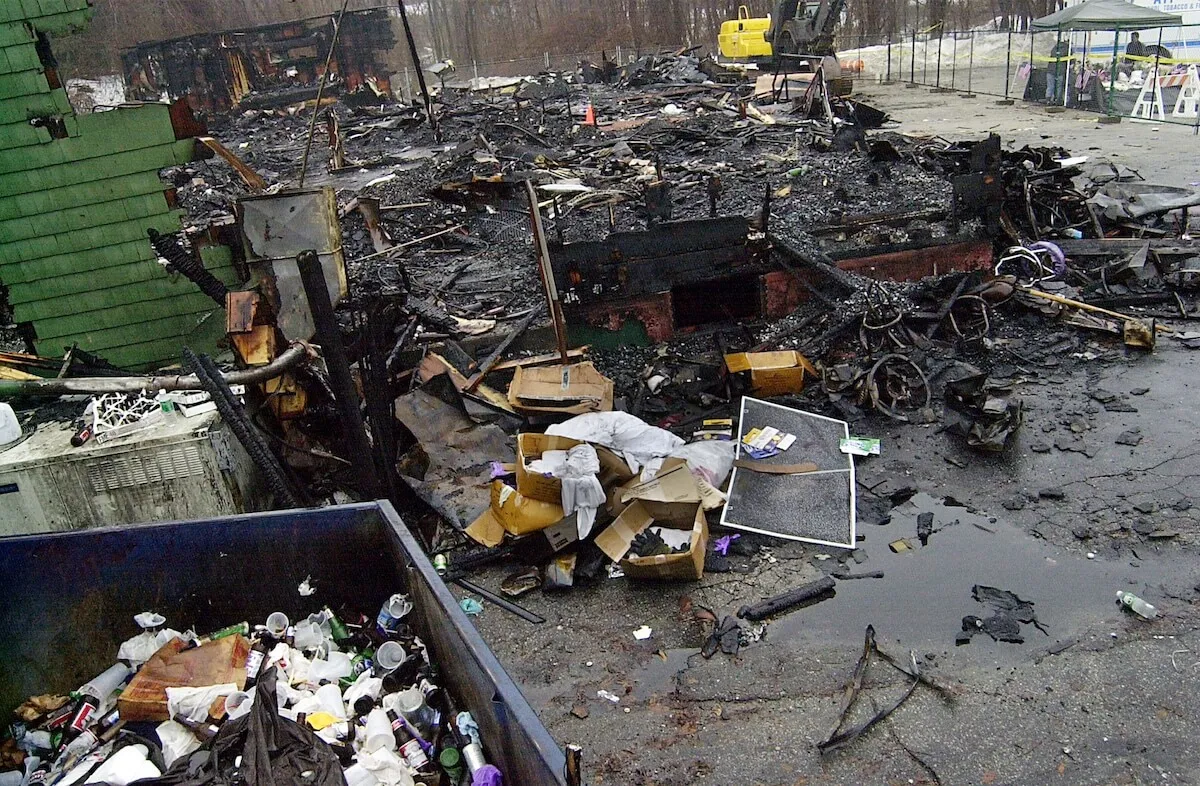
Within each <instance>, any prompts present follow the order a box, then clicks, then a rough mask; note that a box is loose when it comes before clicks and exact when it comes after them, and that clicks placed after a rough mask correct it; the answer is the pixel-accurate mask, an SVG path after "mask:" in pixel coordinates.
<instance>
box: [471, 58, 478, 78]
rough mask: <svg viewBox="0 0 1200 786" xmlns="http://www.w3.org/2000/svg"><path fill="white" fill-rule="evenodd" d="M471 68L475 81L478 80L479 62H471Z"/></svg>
mask: <svg viewBox="0 0 1200 786" xmlns="http://www.w3.org/2000/svg"><path fill="white" fill-rule="evenodd" d="M471 68H472V69H473V70H474V72H475V78H476V79H478V78H479V61H477V60H472V61H471Z"/></svg>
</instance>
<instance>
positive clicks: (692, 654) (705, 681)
mask: <svg viewBox="0 0 1200 786" xmlns="http://www.w3.org/2000/svg"><path fill="white" fill-rule="evenodd" d="M877 92H879V93H880V94H881V95H880V96H879V97H878V98H879V100H881V101H886V100H887V99H888V98H889V97H891V98H892V99H894V100H896V101H897V102H899V101H901V100H903V99H905V98H906V97H905V96H904V95H903V93H902V92H901V91H899V90H897V89H896V88H891V89H886V90H885V89H879V90H878V91H877ZM910 100H911V99H910ZM924 100H928V99H927V98H926V99H924ZM964 105H965V104H964ZM884 106H885V108H887V105H886V103H885V104H884ZM973 106H975V105H974V104H973ZM982 106H983V105H982V104H979V107H982ZM905 111H907V112H908V113H909V114H911V113H913V112H919V111H920V110H919V109H912V108H908V109H906V110H905ZM1014 111H1015V112H1024V113H1026V114H1028V115H1029V117H1028V118H1027V117H1025V116H1024V115H1021V116H1019V117H1017V116H1014V115H1012V112H1014ZM984 112H992V113H996V112H1005V113H1008V114H1006V115H1005V116H1004V117H1003V118H1002V119H996V122H997V123H1016V124H1018V125H1020V124H1022V123H1035V122H1040V119H1041V118H1040V116H1038V115H1036V112H1035V111H1034V110H1027V109H1023V108H1020V107H1018V108H1017V109H1016V110H1012V109H1007V110H1001V109H987V110H985V109H980V110H979V113H978V114H979V115H980V117H981V118H983V119H978V120H976V121H975V122H976V124H977V125H978V124H980V123H983V124H984V126H981V129H982V128H983V127H986V123H987V118H985V117H983V114H984ZM902 114H903V112H902ZM960 114H961V113H960ZM996 118H999V116H996ZM1061 118H1062V116H1055V118H1053V119H1051V120H1048V121H1047V122H1051V123H1055V124H1057V126H1061V128H1060V129H1059V130H1058V131H1057V132H1056V134H1059V135H1058V136H1056V142H1058V143H1060V144H1063V145H1064V146H1067V147H1076V146H1075V145H1073V144H1072V141H1071V139H1070V138H1066V137H1064V136H1062V135H1061V134H1062V133H1065V130H1066V129H1069V128H1070V126H1069V121H1070V118H1065V119H1061ZM956 122H958V123H960V124H961V123H962V119H961V117H959V118H957V119H956ZM1057 126H1056V127H1057ZM1075 127H1076V128H1079V127H1080V126H1079V123H1078V121H1076V126H1075ZM1089 129H1090V126H1089ZM904 130H908V124H906V128H905V129H904ZM954 130H955V129H953V128H950V129H947V130H946V131H944V133H948V134H949V133H952V132H953V131H954ZM959 133H961V132H959ZM1032 133H1033V129H1032V128H1031V129H1030V134H1032ZM1088 133H1089V134H1090V135H1091V136H1089V137H1088V138H1087V141H1088V142H1094V141H1096V140H1094V139H1092V137H1097V138H1099V137H1098V135H1099V134H1101V133H1103V131H1101V130H1089V131H1088ZM1154 133H1155V132H1152V131H1151V130H1149V129H1142V130H1137V131H1134V130H1133V129H1132V128H1131V127H1130V126H1128V125H1126V126H1125V127H1123V128H1121V129H1119V130H1117V131H1109V132H1108V136H1109V137H1111V139H1108V141H1107V142H1104V141H1103V140H1101V144H1102V145H1103V144H1112V145H1128V144H1130V143H1129V142H1128V140H1126V137H1127V136H1132V135H1134V134H1140V135H1141V136H1142V137H1144V138H1145V139H1144V140H1142V141H1145V142H1146V143H1147V144H1150V140H1153V139H1154V138H1155V137H1154V136H1153V134H1154ZM1169 133H1171V134H1174V133H1175V132H1174V130H1173V129H1172V130H1171V131H1169ZM1118 135H1120V139H1121V141H1117V137H1118ZM1106 138H1107V137H1106ZM1139 144H1141V142H1139ZM1159 152H1160V153H1161V151H1159ZM1156 155H1157V154H1150V158H1152V159H1154V160H1153V161H1148V162H1147V166H1148V167H1149V168H1151V169H1160V168H1162V167H1161V166H1160V164H1162V162H1160V161H1158V159H1159V158H1162V156H1161V155H1157V158H1156V157H1155V156H1156ZM1126 163H1129V162H1128V161H1127V162H1126ZM1176 176H1177V177H1184V178H1187V177H1191V179H1195V177H1194V176H1192V175H1179V174H1178V173H1176ZM1179 326H1180V327H1184V328H1186V327H1187V325H1186V323H1180V325H1179ZM1079 335H1080V341H1079V342H1078V345H1077V346H1076V347H1075V348H1073V349H1071V350H1069V351H1067V352H1063V353H1061V356H1060V357H1049V358H1047V357H1032V358H1028V356H1026V357H1027V358H1028V359H1030V360H1033V361H1035V363H1034V364H1029V363H1025V362H1024V361H1014V363H1015V365H1016V366H1017V376H1018V377H1019V378H1020V380H1021V382H1020V385H1019V387H1018V390H1019V392H1020V394H1021V395H1022V397H1023V400H1024V402H1025V408H1026V419H1025V424H1024V425H1023V427H1022V428H1021V430H1020V431H1019V432H1018V434H1017V437H1016V440H1017V441H1016V444H1015V445H1014V446H1013V447H1012V448H1011V449H1010V450H1009V451H1007V452H1006V453H1005V454H1004V455H1003V456H982V455H980V454H977V453H973V452H971V451H969V450H968V449H966V448H965V446H962V445H961V444H960V443H959V441H958V439H957V438H956V437H954V436H952V435H950V434H948V433H944V432H941V431H940V430H939V427H938V425H937V424H934V425H931V426H918V425H898V424H895V423H892V422H891V421H887V420H885V419H882V418H877V417H873V416H872V417H868V418H866V419H864V420H862V421H859V422H857V423H854V424H852V426H851V432H852V433H854V434H858V435H863V436H877V437H880V438H881V439H882V440H883V455H881V456H879V457H876V458H870V459H866V460H863V459H859V460H858V465H857V467H858V480H859V498H860V513H862V512H863V505H864V500H870V499H871V498H872V497H873V496H876V497H887V496H889V495H890V494H892V493H893V492H895V491H897V490H900V489H903V488H905V487H912V488H915V489H917V490H918V491H919V492H920V493H919V494H917V495H916V496H914V497H913V498H912V499H911V500H910V501H909V502H907V503H905V504H904V505H901V506H899V507H897V508H895V509H894V510H892V511H891V520H890V522H889V523H887V524H886V525H879V524H875V523H871V522H869V521H864V522H860V524H859V527H858V532H859V534H860V535H863V536H865V540H863V541H862V542H861V543H860V547H861V548H860V550H862V551H863V552H865V554H866V559H865V560H863V561H861V563H860V562H859V561H858V560H849V561H848V563H847V564H848V566H849V568H850V569H851V570H852V571H853V572H866V571H874V570H882V571H883V572H884V574H885V575H884V578H882V579H860V580H856V581H840V582H839V583H838V587H837V590H836V594H835V595H834V597H832V598H830V599H828V600H825V601H823V602H821V603H818V604H816V605H813V606H810V607H808V608H803V609H800V610H797V611H794V612H792V613H790V614H786V615H782V616H780V617H777V618H773V619H771V620H769V622H768V625H767V627H766V629H765V634H764V635H763V638H762V639H761V640H760V641H757V642H754V643H751V644H749V645H748V646H746V647H745V648H744V649H742V651H741V652H740V653H739V654H738V655H736V656H728V655H724V654H721V653H718V654H716V655H715V656H714V657H713V658H712V659H711V660H704V659H703V658H702V657H701V656H700V655H699V650H700V647H701V645H702V644H703V641H704V631H703V629H702V627H701V624H700V623H698V622H697V621H696V620H695V617H694V611H695V609H696V607H698V606H705V607H708V608H711V609H712V610H713V611H715V612H716V613H717V614H718V616H723V615H725V614H731V613H733V612H734V611H735V610H736V609H737V608H738V607H739V606H740V605H742V604H744V603H747V602H752V601H756V600H759V599H761V598H764V597H767V596H770V595H772V594H775V593H777V592H780V591H783V590H786V589H790V588H792V587H795V586H798V585H800V584H803V583H805V582H808V581H812V580H814V579H816V578H819V577H820V576H821V575H822V574H823V573H828V572H830V571H831V570H832V569H833V568H834V567H835V566H836V563H837V562H838V561H839V560H842V561H845V560H846V559H847V557H846V554H845V552H839V551H838V550H836V549H818V548H816V547H811V546H804V545H801V544H790V543H783V542H779V541H776V542H773V543H771V544H770V545H769V547H768V548H767V549H765V550H763V551H760V552H759V553H758V555H757V556H755V557H753V558H741V559H735V560H734V565H735V569H737V568H740V569H742V570H745V571H746V572H744V573H740V572H732V573H709V574H707V575H706V576H705V578H704V579H703V580H702V581H700V582H697V583H691V584H688V583H672V584H639V583H635V582H631V581H629V580H627V579H623V578H619V579H606V580H604V581H602V582H601V584H600V585H599V586H597V587H594V588H581V589H575V590H573V591H569V592H566V593H559V594H546V593H542V592H535V593H533V594H531V595H527V596H525V597H524V598H522V599H521V601H520V602H521V603H522V604H523V605H525V606H527V607H528V608H530V609H531V610H533V611H536V612H537V613H539V614H541V615H543V616H545V617H546V618H547V620H548V621H547V622H546V623H545V624H543V625H530V624H528V623H525V622H523V621H521V620H519V619H517V618H515V617H511V616H509V615H507V614H505V613H504V612H502V611H500V610H499V609H497V608H494V607H489V608H487V609H486V610H485V612H484V613H483V615H481V616H480V617H477V618H475V621H476V624H477V625H478V626H479V629H480V631H481V632H482V633H483V635H484V637H485V638H486V639H487V641H488V643H489V644H490V645H491V647H492V649H493V650H494V651H495V652H496V654H497V656H498V657H499V658H500V660H501V662H502V663H503V664H504V666H505V668H506V669H507V670H508V671H509V673H510V674H511V675H512V676H513V678H514V679H515V680H516V681H517V682H518V684H519V685H520V686H521V687H522V690H523V691H524V692H525V694H526V696H527V697H528V698H529V700H530V702H531V704H532V705H533V706H534V708H535V710H536V711H537V712H538V714H539V716H540V717H541V718H542V720H543V721H544V722H545V724H546V726H547V728H548V729H549V730H550V732H551V733H552V734H553V735H554V737H555V738H556V739H557V740H559V741H560V742H561V743H564V744H565V743H568V742H576V743H579V744H581V745H583V746H584V749H585V772H586V775H587V778H588V782H589V783H592V784H639V785H640V784H657V785H660V786H668V785H674V784H678V785H679V786H683V784H694V783H702V782H707V783H730V784H734V783H736V784H762V785H763V786H785V785H786V786H816V785H817V784H830V785H833V784H844V785H845V786H863V785H864V784H922V783H925V784H943V786H959V785H960V784H1006V785H1008V784H1011V785H1013V786H1016V785H1018V784H1029V785H1030V786H1034V785H1038V786H1042V785H1044V784H1072V785H1078V786H1097V785H1099V784H1151V783H1154V784H1164V785H1166V784H1170V785H1171V786H1178V785H1183V784H1200V750H1198V749H1197V748H1196V746H1195V745H1194V740H1195V739H1196V738H1197V735H1198V734H1200V702H1197V701H1196V693H1197V690H1196V689H1197V684H1198V681H1197V676H1198V675H1200V611H1198V608H1197V606H1196V605H1195V604H1196V601H1197V599H1198V598H1200V594H1198V593H1197V591H1196V587H1197V585H1198V583H1200V566H1198V565H1197V561H1196V554H1197V546H1198V545H1200V508H1197V505H1200V479H1198V477H1197V476H1198V475H1200V407H1197V404H1196V402H1197V396H1198V395H1200V373H1198V372H1200V353H1195V352H1190V351H1189V350H1186V349H1184V348H1182V347H1181V346H1180V345H1179V344H1177V343H1176V342H1173V341H1171V340H1169V339H1165V338H1164V339H1163V340H1162V341H1160V344H1159V348H1158V349H1157V350H1156V351H1155V352H1153V353H1152V354H1146V355H1138V354H1126V352H1125V350H1124V349H1123V348H1122V347H1121V346H1120V345H1119V343H1113V342H1109V341H1106V340H1103V339H1096V338H1095V337H1093V336H1091V335H1087V334H1084V333H1080V334H1079ZM1013 349H1014V350H1016V351H1018V352H1019V350H1020V347H1013ZM1131 432H1132V434H1131ZM1131 436H1132V438H1131ZM1138 437H1140V441H1138V439H1137V438H1138ZM1118 439H1120V440H1121V442H1124V443H1129V442H1137V444H1119V443H1118ZM947 498H950V499H949V502H950V504H949V505H947V504H946V503H945V500H946V499H947ZM923 511H931V512H933V513H934V515H935V521H934V528H935V531H934V534H933V535H932V537H931V538H930V539H929V541H928V544H927V545H925V546H921V545H920V543H919V542H918V540H917V538H916V526H915V522H916V515H917V514H918V513H920V512H923ZM868 518H869V517H868ZM901 538H907V539H909V540H910V542H912V544H913V545H914V549H913V550H912V551H910V552H907V553H901V554H896V553H893V552H892V551H891V550H890V549H889V548H888V544H889V543H890V542H891V541H894V540H897V539H901ZM826 553H827V554H829V555H830V556H829V557H828V558H825V559H823V558H821V557H820V556H819V555H822V554H826ZM1089 554H1090V555H1091V557H1090V558H1089ZM859 559H860V560H861V559H862V558H861V556H860V557H859ZM509 572H512V571H511V569H500V568H496V569H494V570H491V571H489V572H485V573H484V574H481V577H480V581H481V583H483V584H484V585H485V586H488V587H491V588H492V589H495V588H496V587H498V585H499V582H500V581H501V579H502V578H503V577H504V576H505V575H507V574H508V573H509ZM975 584H987V585H991V586H995V587H998V588H1002V589H1006V590H1010V591H1012V592H1014V593H1016V594H1017V595H1019V596H1020V597H1021V598H1022V599H1023V600H1028V601H1032V602H1033V603H1034V608H1035V611H1036V613H1037V617H1038V619H1039V621H1040V622H1041V623H1042V624H1043V625H1044V626H1045V628H1046V631H1047V633H1045V634H1043V633H1042V632H1039V631H1038V630H1037V629H1035V628H1034V627H1032V626H1030V625H1023V626H1022V629H1023V630H1022V633H1023V637H1024V639H1025V642H1024V643H1023V644H1005V643H998V642H992V641H990V640H988V639H987V637H986V636H983V635H982V634H981V635H977V636H975V637H974V638H973V639H972V640H971V642H970V643H969V644H966V645H964V646H955V638H956V636H957V634H958V633H959V631H960V629H961V618H962V617H963V616H965V615H968V614H979V615H980V616H985V615H983V614H980V612H981V611H984V608H983V606H982V605H981V604H979V603H977V602H976V601H974V600H973V599H972V596H971V589H972V586H973V585H975ZM1122 589H1123V590H1129V591H1133V592H1135V593H1136V594H1138V595H1140V596H1141V597H1143V598H1145V599H1147V600H1148V601H1150V602H1151V603H1154V604H1155V605H1156V606H1158V608H1159V609H1160V611H1161V616H1160V618H1159V619H1157V620H1155V621H1153V622H1145V621H1142V620H1140V619H1138V618H1136V617H1134V616H1132V615H1130V614H1128V613H1126V612H1123V611H1122V610H1121V609H1120V608H1119V607H1118V606H1117V604H1116V602H1115V593H1116V591H1117V590H1122ZM868 624H870V625H873V626H874V628H875V630H876V632H877V636H878V641H879V644H880V646H881V647H882V648H884V649H885V650H886V651H888V652H889V653H891V654H893V655H895V656H896V657H897V658H899V659H900V660H902V661H908V660H909V658H910V657H913V658H915V660H916V662H917V664H918V665H919V667H920V670H921V671H922V673H924V674H927V675H930V676H933V677H935V678H936V679H938V680H940V681H942V682H944V683H948V684H950V685H951V686H954V688H955V689H956V691H957V695H955V696H954V697H953V698H949V699H948V698H945V697H943V696H941V695H940V694H939V693H937V692H935V691H933V690H932V689H930V688H927V687H925V686H923V685H922V686H918V687H917V688H916V690H915V691H914V693H913V695H912V697H911V698H910V699H909V700H908V701H907V702H906V703H904V704H903V705H902V706H901V707H900V708H899V709H898V710H896V711H895V713H894V714H892V715H891V717H890V718H888V719H887V720H885V721H883V722H882V723H880V724H879V725H877V726H875V727H874V728H873V729H872V730H870V731H869V732H867V733H866V734H864V735H863V736H862V737H861V738H859V739H858V740H856V741H855V742H853V743H851V744H850V745H849V746H847V747H846V748H844V749H843V750H841V751H839V752H836V753H833V754H831V755H828V756H822V755H821V754H820V753H819V752H818V750H817V748H816V744H817V743H818V742H819V741H821V740H822V739H824V738H825V737H826V736H828V735H829V733H830V732H831V731H832V730H833V728H834V725H835V724H836V723H837V720H838V716H839V710H840V706H841V699H842V689H843V686H844V685H845V683H846V680H847V679H848V677H849V676H850V674H851V672H852V670H853V669H854V666H855V663H856V661H857V660H858V657H859V654H860V653H861V651H862V639H863V632H864V629H865V627H866V626H867V625H868ZM642 625H648V626H650V627H651V628H653V631H654V632H653V635H652V636H651V638H650V639H649V640H646V641H636V640H635V639H634V636H633V631H634V630H635V629H637V628H639V627H640V626H642ZM747 627H748V626H747ZM907 682H908V680H907V678H906V677H904V676H903V675H901V674H900V673H899V672H896V671H895V670H893V669H892V668H891V667H890V666H888V665H887V664H885V663H880V662H873V664H872V666H871V667H870V669H869V670H868V672H867V674H866V678H865V681H864V684H863V693H862V695H861V696H860V698H859V700H858V703H857V706H856V708H855V710H854V711H853V712H852V713H851V715H850V717H849V720H850V722H851V723H860V722H862V721H864V720H866V719H867V718H868V717H870V715H872V714H873V713H874V712H875V711H876V709H877V708H879V709H881V708H884V707H887V706H890V705H891V704H892V703H893V702H894V701H895V700H896V698H898V697H899V696H900V695H901V694H902V693H903V692H904V691H905V690H906V689H907ZM602 690H603V691H607V692H609V693H611V694H613V695H615V696H616V697H617V698H618V699H619V701H618V702H616V703H614V702H612V701H609V700H607V699H605V698H601V697H599V696H598V693H597V692H598V691H602Z"/></svg>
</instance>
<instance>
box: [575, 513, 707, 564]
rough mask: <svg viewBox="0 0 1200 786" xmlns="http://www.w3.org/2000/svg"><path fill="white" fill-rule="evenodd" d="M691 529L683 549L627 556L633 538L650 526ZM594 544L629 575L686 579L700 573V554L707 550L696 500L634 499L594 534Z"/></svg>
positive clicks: (701, 515) (702, 518)
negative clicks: (602, 529)
mask: <svg viewBox="0 0 1200 786" xmlns="http://www.w3.org/2000/svg"><path fill="white" fill-rule="evenodd" d="M655 525H657V526H661V527H670V528H671V529H679V530H689V529H690V530H691V532H692V540H691V543H690V544H689V546H688V550H687V551H686V552H683V553H680V554H659V555H656V556H653V557H629V556H627V555H628V554H629V549H630V547H631V546H632V545H633V539H634V538H636V537H637V536H638V534H639V533H641V532H642V531H643V530H645V529H647V528H648V527H651V526H655ZM596 545H597V546H598V547H599V548H600V550H601V551H603V552H604V553H605V554H607V555H608V557H609V559H611V560H612V561H613V562H619V563H620V565H621V570H623V571H625V575H626V576H628V577H630V578H632V579H675V580H682V581H690V580H694V579H700V578H703V577H704V555H705V553H706V552H707V551H708V521H707V520H706V519H705V518H704V508H703V507H701V505H700V503H698V502H694V503H686V502H645V501H642V500H635V501H634V502H633V503H631V504H630V505H629V507H627V508H626V509H625V511H624V512H623V513H621V515H620V516H618V517H617V520H616V521H614V522H613V523H612V524H611V525H610V526H609V527H608V529H606V530H604V531H603V532H601V533H600V534H599V535H597V536H596Z"/></svg>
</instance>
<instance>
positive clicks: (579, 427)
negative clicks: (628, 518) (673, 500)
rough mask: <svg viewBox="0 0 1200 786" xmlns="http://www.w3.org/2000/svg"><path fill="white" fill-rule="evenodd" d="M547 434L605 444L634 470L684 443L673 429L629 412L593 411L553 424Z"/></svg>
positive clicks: (659, 458) (658, 458) (604, 445)
mask: <svg viewBox="0 0 1200 786" xmlns="http://www.w3.org/2000/svg"><path fill="white" fill-rule="evenodd" d="M546 433H547V434H549V435H550V436H556V437H569V438H570V439H577V440H579V441H580V442H591V443H592V444H593V445H601V446H603V447H606V448H608V449H610V450H612V451H614V452H616V453H618V454H620V456H621V458H623V459H624V460H625V463H626V464H628V465H629V468H630V469H631V470H633V471H634V472H637V471H638V470H639V469H641V468H642V467H643V466H646V465H647V464H650V463H651V462H653V461H655V460H661V459H662V458H663V457H664V456H667V455H670V453H671V452H672V451H674V450H677V449H678V448H681V447H683V444H684V442H683V440H682V439H680V438H679V437H677V436H675V435H674V434H672V433H671V432H669V431H665V430H663V429H661V428H658V427H656V426H651V425H649V424H648V423H646V422H645V421H644V420H642V419H641V418H638V417H634V416H633V415H630V414H629V413H628V412H590V413H588V414H586V415H579V416H578V417H574V418H571V419H570V420H568V421H566V422H564V423H558V424H556V425H553V426H551V427H550V428H548V429H546ZM659 463H661V461H659Z"/></svg>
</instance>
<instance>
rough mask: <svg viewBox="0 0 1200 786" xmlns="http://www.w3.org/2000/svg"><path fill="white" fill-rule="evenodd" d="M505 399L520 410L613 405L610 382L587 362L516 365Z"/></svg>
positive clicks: (573, 411)
mask: <svg viewBox="0 0 1200 786" xmlns="http://www.w3.org/2000/svg"><path fill="white" fill-rule="evenodd" d="M508 402H509V404H511V405H512V407H513V409H517V410H520V411H523V412H550V413H561V414H567V415H583V414H586V413H588V412H608V411H610V410H612V408H613V382H612V380H611V379H609V378H608V377H606V376H604V375H603V374H601V373H600V372H599V371H597V370H596V367H595V366H594V365H592V364H591V363H576V364H575V365H573V366H540V367H537V368H523V367H518V368H517V370H516V372H515V374H514V376H513V381H512V384H511V385H510V386H509V388H508Z"/></svg>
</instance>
